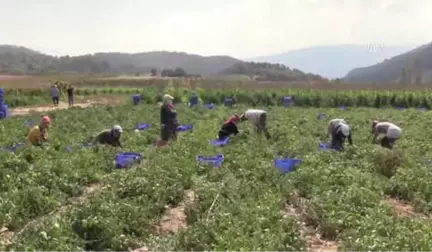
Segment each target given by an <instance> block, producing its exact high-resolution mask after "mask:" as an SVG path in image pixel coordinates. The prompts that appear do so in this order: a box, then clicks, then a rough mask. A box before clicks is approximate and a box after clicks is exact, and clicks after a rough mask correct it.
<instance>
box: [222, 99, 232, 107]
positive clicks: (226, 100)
mask: <svg viewBox="0 0 432 252" xmlns="http://www.w3.org/2000/svg"><path fill="white" fill-rule="evenodd" d="M233 104H234V100H233V99H232V98H225V100H224V105H225V107H229V108H231V107H232V106H233Z"/></svg>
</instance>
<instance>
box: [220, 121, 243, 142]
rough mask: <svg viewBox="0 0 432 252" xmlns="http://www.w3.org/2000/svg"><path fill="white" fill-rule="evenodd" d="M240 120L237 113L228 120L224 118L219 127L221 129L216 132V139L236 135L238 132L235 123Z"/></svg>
mask: <svg viewBox="0 0 432 252" xmlns="http://www.w3.org/2000/svg"><path fill="white" fill-rule="evenodd" d="M239 122H240V117H239V116H238V115H233V116H231V117H230V118H228V120H226V121H225V122H224V123H223V124H222V127H221V130H220V131H219V133H218V139H219V140H220V141H222V140H224V139H225V138H227V137H229V136H231V135H234V136H235V135H237V134H238V133H239V131H238V128H237V123H239Z"/></svg>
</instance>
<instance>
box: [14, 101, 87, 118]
mask: <svg viewBox="0 0 432 252" xmlns="http://www.w3.org/2000/svg"><path fill="white" fill-rule="evenodd" d="M91 106H93V104H92V103H91V102H90V103H77V104H75V106H74V107H81V108H87V107H91ZM68 108H69V106H68V105H67V103H64V102H60V104H59V105H58V106H57V107H54V106H53V105H39V106H34V107H18V108H13V109H11V110H10V112H9V115H11V116H24V115H28V114H31V113H35V112H39V113H40V112H47V111H52V110H59V109H68Z"/></svg>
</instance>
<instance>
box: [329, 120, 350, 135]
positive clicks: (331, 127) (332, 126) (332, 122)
mask: <svg viewBox="0 0 432 252" xmlns="http://www.w3.org/2000/svg"><path fill="white" fill-rule="evenodd" d="M341 123H345V124H347V123H346V121H345V119H341V118H336V119H332V120H330V122H329V124H328V130H327V136H328V137H331V136H332V132H333V130H334V129H335V128H336V126H338V125H339V124H341Z"/></svg>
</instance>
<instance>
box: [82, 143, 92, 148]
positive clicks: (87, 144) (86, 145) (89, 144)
mask: <svg viewBox="0 0 432 252" xmlns="http://www.w3.org/2000/svg"><path fill="white" fill-rule="evenodd" d="M91 146H93V144H92V143H83V147H84V148H88V147H91Z"/></svg>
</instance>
